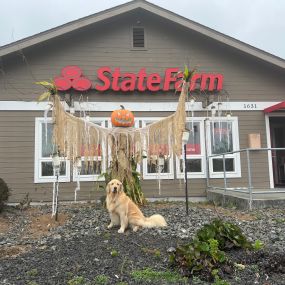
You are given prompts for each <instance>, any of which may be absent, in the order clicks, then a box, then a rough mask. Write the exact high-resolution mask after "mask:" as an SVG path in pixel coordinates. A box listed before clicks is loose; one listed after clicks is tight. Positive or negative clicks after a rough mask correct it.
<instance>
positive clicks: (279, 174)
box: [270, 117, 285, 187]
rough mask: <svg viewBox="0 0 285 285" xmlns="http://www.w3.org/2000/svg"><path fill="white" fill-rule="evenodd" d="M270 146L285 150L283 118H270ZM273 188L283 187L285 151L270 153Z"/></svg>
mask: <svg viewBox="0 0 285 285" xmlns="http://www.w3.org/2000/svg"><path fill="white" fill-rule="evenodd" d="M270 133H271V146H272V147H273V148H275V147H276V148H281V147H282V148H285V117H272V118H270ZM272 166H273V176H274V186H275V187H280V186H281V187H285V150H276V151H272Z"/></svg>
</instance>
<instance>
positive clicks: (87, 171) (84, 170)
mask: <svg viewBox="0 0 285 285" xmlns="http://www.w3.org/2000/svg"><path fill="white" fill-rule="evenodd" d="M90 121H91V122H92V123H94V124H96V125H98V126H102V127H105V126H106V124H107V120H105V119H101V118H91V119H90ZM90 147H92V148H93V150H92V152H93V151H94V152H95V154H97V156H95V157H94V159H93V160H90V159H88V160H87V161H86V160H85V155H84V154H85V153H86V154H87V155H88V150H85V149H84V147H82V148H81V155H82V157H81V161H82V167H81V172H80V181H101V180H104V177H103V176H100V175H101V174H102V173H103V172H105V171H106V166H105V162H104V160H103V161H102V156H101V155H102V150H103V149H104V146H103V142H101V143H100V144H99V145H94V146H90ZM77 179H78V173H77V169H76V167H73V181H77Z"/></svg>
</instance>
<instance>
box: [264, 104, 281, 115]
mask: <svg viewBox="0 0 285 285" xmlns="http://www.w3.org/2000/svg"><path fill="white" fill-rule="evenodd" d="M263 111H264V113H266V114H267V113H271V112H274V111H285V101H283V102H280V103H278V104H275V105H272V106H270V107H267V108H265V109H264V110H263Z"/></svg>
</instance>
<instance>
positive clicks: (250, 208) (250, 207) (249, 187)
mask: <svg viewBox="0 0 285 285" xmlns="http://www.w3.org/2000/svg"><path fill="white" fill-rule="evenodd" d="M246 159H247V172H248V192H249V210H250V211H251V210H252V181H251V166H250V157H249V149H247V150H246Z"/></svg>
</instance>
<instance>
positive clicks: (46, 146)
mask: <svg viewBox="0 0 285 285" xmlns="http://www.w3.org/2000/svg"><path fill="white" fill-rule="evenodd" d="M52 131H53V125H52V124H51V123H48V124H47V130H46V124H45V123H42V157H50V156H51V155H52V154H53V153H54V152H56V149H53V145H52ZM46 134H47V135H46Z"/></svg>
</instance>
